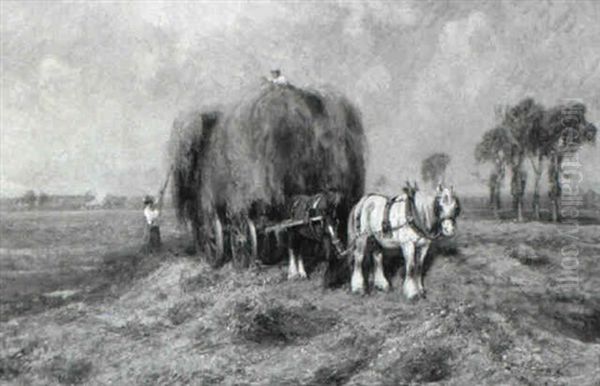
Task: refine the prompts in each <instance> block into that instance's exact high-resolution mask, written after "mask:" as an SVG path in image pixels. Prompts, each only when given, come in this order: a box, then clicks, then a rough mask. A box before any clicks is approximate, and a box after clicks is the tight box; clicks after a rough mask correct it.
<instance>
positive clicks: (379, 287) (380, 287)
mask: <svg viewBox="0 0 600 386" xmlns="http://www.w3.org/2000/svg"><path fill="white" fill-rule="evenodd" d="M375 289H376V290H378V291H381V292H389V291H390V286H384V285H376V286H375Z"/></svg>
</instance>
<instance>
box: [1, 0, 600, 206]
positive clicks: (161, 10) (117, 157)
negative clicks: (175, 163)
mask: <svg viewBox="0 0 600 386" xmlns="http://www.w3.org/2000/svg"><path fill="white" fill-rule="evenodd" d="M0 7H1V12H0V14H1V29H0V38H1V39H0V40H1V43H0V44H1V60H2V62H1V65H2V68H1V73H2V84H1V106H0V107H1V110H0V123H1V125H0V195H3V196H11V195H12V196H14V195H19V194H22V193H23V192H24V191H25V190H27V189H34V190H36V191H45V192H49V193H56V194H58V193H63V194H64V193H71V194H78V193H83V192H86V191H93V192H95V193H96V194H98V195H103V194H107V193H114V194H126V195H140V194H145V193H149V192H150V193H152V192H156V191H157V190H158V189H159V187H160V186H161V184H162V182H163V179H164V177H165V174H166V170H168V161H167V159H168V157H167V156H166V151H167V142H168V138H169V133H170V130H171V126H172V122H173V120H174V118H175V117H176V116H177V115H178V113H179V112H181V111H185V110H188V109H193V108H201V107H203V106H213V105H218V104H223V103H229V102H232V101H234V100H235V99H236V98H238V97H239V95H243V94H242V90H247V89H248V88H249V87H253V86H254V85H256V84H257V81H258V80H259V79H260V78H261V77H262V76H265V75H268V74H269V70H271V69H273V68H280V69H281V70H282V72H283V74H284V75H285V76H286V77H287V78H288V80H290V81H291V82H292V83H293V84H294V85H296V86H300V87H304V86H311V87H319V86H322V85H326V86H327V87H330V88H334V89H337V90H339V91H340V92H342V93H344V94H345V95H346V96H348V98H349V99H350V100H352V101H353V102H354V103H355V104H356V105H357V106H358V108H359V109H360V110H361V112H362V115H363V123H364V125H365V130H366V133H367V138H368V144H369V153H368V173H367V184H368V189H371V188H372V187H373V185H374V184H373V183H374V181H377V180H378V179H380V178H381V176H385V179H386V180H387V181H388V183H389V184H388V189H392V190H394V189H399V187H400V186H401V184H402V183H403V182H404V181H405V180H406V179H411V180H414V179H416V180H418V179H419V175H420V164H421V160H422V159H423V158H425V157H426V156H428V155H429V154H431V153H433V152H438V151H442V152H446V153H447V154H449V155H450V157H451V159H452V161H451V164H450V167H449V170H448V177H447V178H448V181H449V182H450V183H453V184H454V185H455V187H456V189H457V190H458V191H459V192H465V193H466V194H467V193H468V194H479V193H482V194H483V193H485V191H486V187H485V183H484V181H483V178H485V177H486V176H487V174H488V171H489V169H488V168H487V167H486V166H485V165H477V164H476V163H475V160H474V156H473V153H474V147H475V145H476V144H477V142H478V141H479V139H480V138H481V136H482V134H483V133H484V132H485V131H486V130H488V129H490V128H492V127H493V126H494V125H495V124H496V123H497V116H496V114H495V111H496V109H497V108H498V107H499V106H504V105H507V104H514V103H516V102H518V101H519V100H520V99H522V98H525V97H533V98H535V99H536V100H537V101H539V102H541V103H542V104H544V105H545V106H548V107H549V106H552V105H555V104H557V103H560V102H561V101H565V100H570V99H577V100H580V101H583V102H584V103H585V104H586V105H587V108H588V112H587V118H588V119H589V120H590V121H592V122H594V123H596V125H597V126H600V92H599V87H598V86H599V85H600V22H599V21H600V3H598V2H594V1H589V2H586V1H554V2H552V1H541V0H540V1H531V0H530V1H504V2H498V1H491V2H487V1H462V2H461V1H414V2H413V1H402V2H375V1H369V2H358V1H352V2H302V3H300V2H266V1H260V2H258V1H246V2H218V3H217V2H169V1H166V2H161V1H98V2H53V3H50V2H37V3H36V2H32V1H20V2H10V1H2V2H0ZM580 160H581V171H582V176H583V181H582V187H583V188H586V189H587V188H594V189H596V190H600V168H598V165H599V163H600V150H599V148H598V147H595V148H594V147H587V148H583V149H582V151H581V153H580ZM544 181H546V177H544ZM530 185H531V184H530Z"/></svg>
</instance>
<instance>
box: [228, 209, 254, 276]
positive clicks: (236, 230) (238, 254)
mask: <svg viewBox="0 0 600 386" xmlns="http://www.w3.org/2000/svg"><path fill="white" fill-rule="evenodd" d="M229 237H230V240H229V247H230V249H231V261H232V262H233V265H234V267H236V268H248V267H249V266H250V265H251V264H252V263H254V262H255V261H256V257H257V255H258V240H257V235H256V226H255V225H254V223H253V222H252V220H250V219H242V220H239V221H235V222H234V223H233V224H232V226H231V230H230V232H229Z"/></svg>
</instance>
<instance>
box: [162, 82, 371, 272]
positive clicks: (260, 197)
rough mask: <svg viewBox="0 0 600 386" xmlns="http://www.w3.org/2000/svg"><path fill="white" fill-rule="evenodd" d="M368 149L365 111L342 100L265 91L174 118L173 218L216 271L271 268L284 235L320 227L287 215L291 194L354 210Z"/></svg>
mask: <svg viewBox="0 0 600 386" xmlns="http://www.w3.org/2000/svg"><path fill="white" fill-rule="evenodd" d="M364 149H365V136H364V130H363V127H362V122H361V118H360V113H359V112H358V110H357V109H356V108H355V107H354V106H353V105H352V104H351V103H350V102H349V101H348V100H347V99H346V98H344V97H343V96H340V95H339V94H336V93H333V92H327V91H316V90H306V89H300V88H297V87H294V86H289V85H285V86H284V85H265V86H263V87H260V88H258V90H256V91H254V92H252V93H251V94H250V95H249V96H247V97H245V98H242V100H241V102H239V103H237V104H235V105H232V107H230V108H225V109H220V110H218V111H208V110H200V111H192V112H191V113H188V114H186V115H184V116H182V117H181V118H179V119H177V120H176V121H175V123H174V125H173V134H172V138H171V154H172V156H173V159H172V162H173V165H174V167H173V185H172V186H173V199H174V204H175V208H176V211H177V215H178V217H179V219H180V220H182V221H185V222H187V223H188V224H191V228H192V232H193V235H194V240H195V242H196V245H197V247H198V248H200V250H203V251H204V252H205V253H204V255H205V258H206V259H207V260H208V261H209V262H210V263H211V264H212V265H214V266H219V265H221V264H223V263H224V262H226V261H229V260H231V261H232V262H233V263H234V264H235V265H238V266H248V265H249V264H250V263H251V262H252V261H254V260H256V259H257V258H259V257H260V259H261V261H263V262H265V263H274V262H276V261H278V260H279V258H280V257H281V256H282V255H283V251H284V250H285V243H284V242H283V240H281V235H282V234H283V233H285V232H286V231H287V230H289V229H291V228H294V227H296V226H300V225H305V224H306V223H307V222H308V223H311V222H319V221H322V218H319V217H318V216H316V217H312V218H309V219H305V220H294V219H289V218H287V217H286V211H285V210H284V208H285V207H286V205H287V204H288V203H289V200H290V199H291V197H293V196H294V195H299V194H300V195H313V194H317V193H320V192H323V191H325V190H335V191H338V192H341V193H342V195H343V202H342V204H341V205H342V206H343V208H345V210H346V211H347V212H349V210H350V208H351V206H352V204H353V203H354V202H355V201H356V200H357V199H358V198H359V197H360V196H361V195H362V194H363V192H364V177H365V160H364ZM342 217H347V216H342ZM341 225H342V226H341V228H342V229H344V228H345V224H341Z"/></svg>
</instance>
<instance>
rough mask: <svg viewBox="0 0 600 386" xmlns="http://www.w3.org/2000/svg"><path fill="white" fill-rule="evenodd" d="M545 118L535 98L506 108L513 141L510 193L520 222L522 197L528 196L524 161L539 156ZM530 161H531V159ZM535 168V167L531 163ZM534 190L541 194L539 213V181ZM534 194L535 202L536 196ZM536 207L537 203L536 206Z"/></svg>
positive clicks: (509, 133)
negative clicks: (540, 136) (543, 119)
mask: <svg viewBox="0 0 600 386" xmlns="http://www.w3.org/2000/svg"><path fill="white" fill-rule="evenodd" d="M543 116H544V108H543V107H542V106H541V105H540V104H538V103H536V102H535V101H534V100H533V98H525V99H523V100H521V101H520V102H519V103H517V104H516V105H515V106H513V107H510V108H507V109H506V110H505V113H504V117H503V123H502V126H503V127H505V128H506V129H507V134H508V136H509V139H510V145H511V146H510V157H509V163H510V168H511V175H512V177H511V194H512V196H513V205H514V209H515V210H516V212H517V220H518V221H522V220H523V198H524V196H525V186H526V183H527V174H526V173H525V171H524V170H523V161H524V160H525V157H530V156H531V155H539V154H541V152H540V142H539V140H538V138H539V134H540V132H541V129H540V127H541V123H542V118H543ZM530 159H531V158H530ZM538 159H539V160H540V165H537V170H536V167H535V166H534V171H535V173H536V178H538V179H539V176H540V175H541V159H542V158H540V156H538ZM532 165H535V164H534V163H533V162H532ZM534 190H535V191H536V193H537V194H538V198H537V206H538V212H539V180H538V181H537V186H535V187H534ZM536 193H534V201H535V194H536ZM534 205H535V203H534Z"/></svg>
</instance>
